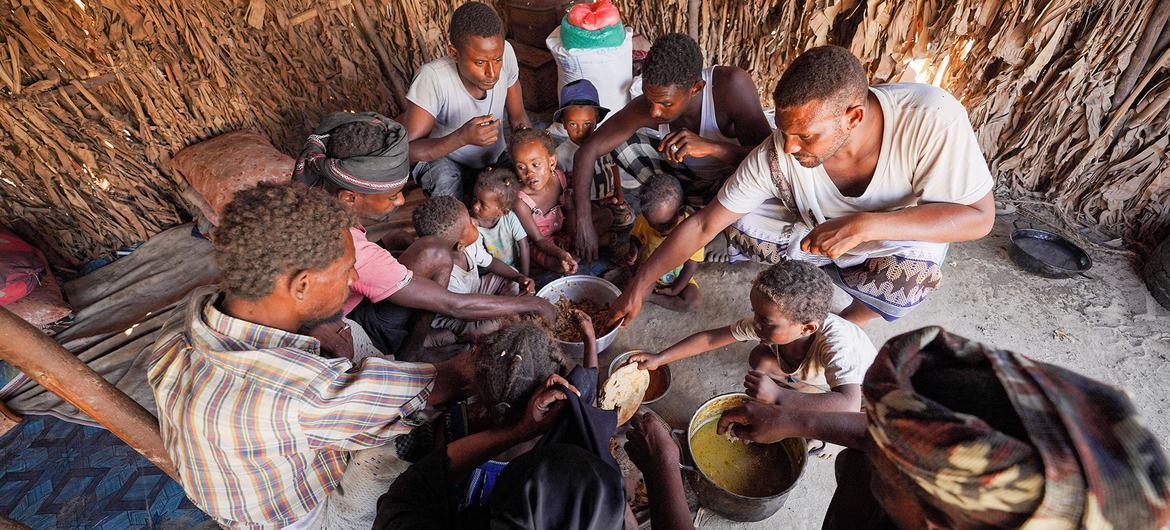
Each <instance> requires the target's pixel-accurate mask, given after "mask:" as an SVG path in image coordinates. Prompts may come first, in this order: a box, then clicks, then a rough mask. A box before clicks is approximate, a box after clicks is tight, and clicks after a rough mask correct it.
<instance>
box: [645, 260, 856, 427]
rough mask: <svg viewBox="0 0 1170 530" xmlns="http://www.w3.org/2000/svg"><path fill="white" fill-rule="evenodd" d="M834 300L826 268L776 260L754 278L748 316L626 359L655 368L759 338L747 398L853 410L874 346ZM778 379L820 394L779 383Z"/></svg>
mask: <svg viewBox="0 0 1170 530" xmlns="http://www.w3.org/2000/svg"><path fill="white" fill-rule="evenodd" d="M832 299H833V284H832V282H831V281H830V280H829V277H828V275H827V274H825V273H824V272H823V271H821V270H820V269H818V268H817V267H815V266H813V265H811V264H808V263H804V262H800V261H787V260H786V261H781V262H780V263H777V264H775V265H773V266H771V267H769V268H767V269H765V270H764V271H763V272H761V273H760V275H759V276H757V277H756V279H755V281H754V282H753V283H752V289H751V294H750V300H751V304H752V313H753V316H751V317H748V318H744V319H742V320H740V321H738V322H736V323H734V324H732V325H730V326H724V327H721V328H716V329H711V330H707V331H701V332H699V333H695V334H694V335H691V336H690V337H687V338H685V339H683V340H682V341H681V342H679V343H678V344H675V345H674V346H671V347H669V348H667V349H665V350H663V351H662V352H661V353H659V354H650V353H643V354H638V355H634V356H632V357H631V358H630V361H631V362H637V363H638V365H639V367H640V368H644V369H647V370H655V369H657V368H658V367H659V366H662V365H664V364H667V363H671V362H674V361H677V360H679V359H686V358H687V357H692V356H695V355H698V354H700V353H703V352H706V351H711V350H714V349H716V348H721V347H723V346H727V345H729V344H732V343H734V342H737V341H739V342H747V341H759V343H760V344H759V346H756V348H755V349H753V350H752V353H751V356H750V357H749V359H748V363H749V364H750V365H751V371H750V372H748V374H747V376H746V377H745V378H744V386H745V387H746V388H747V391H748V394H749V395H751V396H752V397H754V398H756V399H758V400H760V401H764V402H768V403H776V404H781V405H785V406H790V407H792V408H794V409H805V410H814V411H837V412H856V411H858V410H861V381H862V379H863V378H864V377H865V372H866V370H868V369H869V365H870V364H872V363H873V360H874V357H875V356H877V350H876V349H875V348H874V347H873V343H871V342H870V341H869V337H867V336H866V335H865V332H864V331H862V330H861V328H859V327H857V325H856V324H853V323H851V322H849V321H848V320H845V319H843V318H841V317H839V316H837V315H834V314H832V313H829V304H830V302H831V301H832ZM778 382H782V383H783V384H785V385H786V386H791V385H793V384H796V385H800V386H801V387H803V388H806V389H809V390H813V391H815V392H818V393H803V392H798V391H795V390H790V389H787V388H781V387H780V384H778Z"/></svg>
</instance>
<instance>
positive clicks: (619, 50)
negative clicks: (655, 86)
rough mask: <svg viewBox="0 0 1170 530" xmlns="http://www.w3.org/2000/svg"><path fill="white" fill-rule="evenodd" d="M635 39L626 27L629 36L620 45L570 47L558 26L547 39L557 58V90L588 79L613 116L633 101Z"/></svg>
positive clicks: (550, 49) (558, 91) (546, 41)
mask: <svg viewBox="0 0 1170 530" xmlns="http://www.w3.org/2000/svg"><path fill="white" fill-rule="evenodd" d="M633 40H634V31H633V30H632V29H630V28H626V39H625V41H623V42H622V45H621V46H617V47H614V48H592V49H572V50H569V49H565V46H564V44H562V43H561V28H560V26H557V29H554V30H553V32H552V33H550V34H549V35H548V39H545V41H544V43H545V45H547V46H548V49H549V51H550V52H552V55H553V59H555V60H556V61H557V93H560V91H561V88H562V87H564V86H565V84H566V83H571V82H573V81H576V80H578V79H588V80H589V81H590V82H591V83H593V86H594V87H597V97H598V99H600V100H601V106H603V107H605V108H607V109H609V110H610V113H609V116H613V115H614V114H615V113H616V112H617V111H618V110H621V109H622V108H623V107H625V106H626V103H629V102H630V95H629V89H630V82H631V81H632V80H633V77H634V74H633V69H634V58H633ZM606 118H607V119H608V116H607V117H606ZM603 121H604V120H603Z"/></svg>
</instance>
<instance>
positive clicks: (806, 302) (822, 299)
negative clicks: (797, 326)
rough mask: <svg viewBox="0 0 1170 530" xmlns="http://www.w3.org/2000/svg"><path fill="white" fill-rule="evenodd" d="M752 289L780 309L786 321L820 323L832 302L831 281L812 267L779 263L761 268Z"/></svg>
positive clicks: (788, 262) (827, 313)
mask: <svg viewBox="0 0 1170 530" xmlns="http://www.w3.org/2000/svg"><path fill="white" fill-rule="evenodd" d="M752 288H753V289H755V290H757V291H759V292H760V294H763V295H764V296H766V297H767V298H768V300H769V301H770V302H772V303H773V304H776V305H777V306H779V307H780V309H781V311H783V312H784V313H785V316H786V317H787V318H788V320H791V321H793V322H816V323H818V324H823V323H824V321H825V317H826V316H828V315H829V308H830V306H831V304H832V303H833V282H832V281H831V280H830V279H829V275H828V274H825V272H824V271H822V270H821V269H819V268H817V267H816V266H815V265H811V264H809V263H805V262H803V261H796V260H787V259H786V260H781V261H780V262H779V263H777V264H775V265H772V266H771V267H768V268H767V269H764V271H763V272H761V273H760V275H759V276H756V279H755V281H753V282H752Z"/></svg>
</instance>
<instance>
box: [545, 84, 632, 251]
mask: <svg viewBox="0 0 1170 530" xmlns="http://www.w3.org/2000/svg"><path fill="white" fill-rule="evenodd" d="M606 114H609V109H607V108H605V107H602V106H601V103H600V100H599V98H598V96H597V88H596V87H594V86H593V83H592V82H590V81H589V80H588V79H578V80H576V81H573V82H571V83H567V84H565V86H564V88H562V89H561V108H559V109H557V111H556V112H555V113H554V114H553V121H554V122H559V123H560V124H561V125H562V126H564V128H565V132H566V133H567V134H568V136H569V139H568V140H567V141H565V142H563V143H561V145H559V146H557V152H556V155H557V168H558V169H560V170H561V171H564V172H565V173H566V174H571V173H572V171H573V158H574V156H575V155H576V154H577V149H579V148H580V147H581V144H583V143H585V140H586V139H588V138H589V135H591V134H593V130H594V129H596V128H597V124H598V123H600V122H601V120H603V119H605V116H606ZM593 173H594V178H593V185H592V186H591V189H590V193H589V198H590V200H594V201H598V202H600V203H601V204H604V205H607V206H609V207H610V209H611V210H613V214H614V215H613V225H612V226H613V227H614V228H627V227H629V226H631V225H633V224H634V211H633V209H632V208H630V205H629V204H627V203H626V199H625V194H624V193H623V190H622V188H631V189H632V188H637V187H638V186H640V183H639V182H638V180H637V179H635V178H634V177H632V176H630V174H629V173H627V172H626V171H624V170H623V169H622V168H621V167H620V166H619V165H618V161H617V159H616V158H615V157H614V155H613V153H610V154H607V155H605V156H602V157H599V158H598V159H597V162H596V163H595V164H594V165H593Z"/></svg>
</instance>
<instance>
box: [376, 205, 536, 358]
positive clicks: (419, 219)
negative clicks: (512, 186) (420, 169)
mask: <svg viewBox="0 0 1170 530" xmlns="http://www.w3.org/2000/svg"><path fill="white" fill-rule="evenodd" d="M411 221H413V223H414V229H415V232H417V233H418V236H419V239H418V240H417V241H415V242H414V243H412V244H411V245H410V247H409V248H407V249H406V252H404V253H403V254H402V258H401V259H400V260H399V261H400V262H402V264H403V265H406V267H407V268H409V269H410V270H411V271H413V272H414V273H415V274H416V275H422V276H425V277H427V278H430V279H431V280H433V281H435V282H437V283H439V284H440V285H445V286H446V287H447V289H448V290H450V291H451V292H455V293H461V294H470V293H479V294H495V295H507V294H518V293H520V292H524V293H525V294H532V292H533V290H534V288H535V283H533V281H532V279H531V278H528V277H527V276H525V275H523V274H520V272H519V271H517V270H516V269H514V268H512V267H510V266H508V265H506V264H505V263H503V262H502V261H500V260H497V259H495V258H494V257H492V255H491V254H490V253H488V251H487V248H485V247H484V244H483V240H482V236H480V234H479V229H478V227H477V226H476V225H475V223H473V222H472V221H471V217H470V216H469V214H468V213H467V207H465V206H463V203H461V202H459V200H458V199H455V198H454V197H446V196H444V197H431V198H430V199H427V200H426V202H424V203H422V204H420V205H419V206H418V208H416V209H415V211H414V213H413V214H412V216H411ZM480 267H483V268H484V269H487V271H488V274H485V275H484V276H483V277H482V278H481V277H480V275H479V268H480ZM432 327H433V328H436V329H445V330H449V332H448V333H434V334H432V336H429V337H428V339H427V341H426V342H424V344H423V345H424V346H425V347H432V346H442V345H445V344H450V343H452V342H454V341H455V340H456V338H457V337H458V338H464V339H474V338H475V337H479V336H483V335H485V334H487V333H491V332H493V331H495V330H497V329H499V327H500V322H499V321H494V320H484V321H475V322H467V321H463V320H458V319H455V318H452V317H449V316H445V315H437V316H435V318H434V320H433V321H432Z"/></svg>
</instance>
